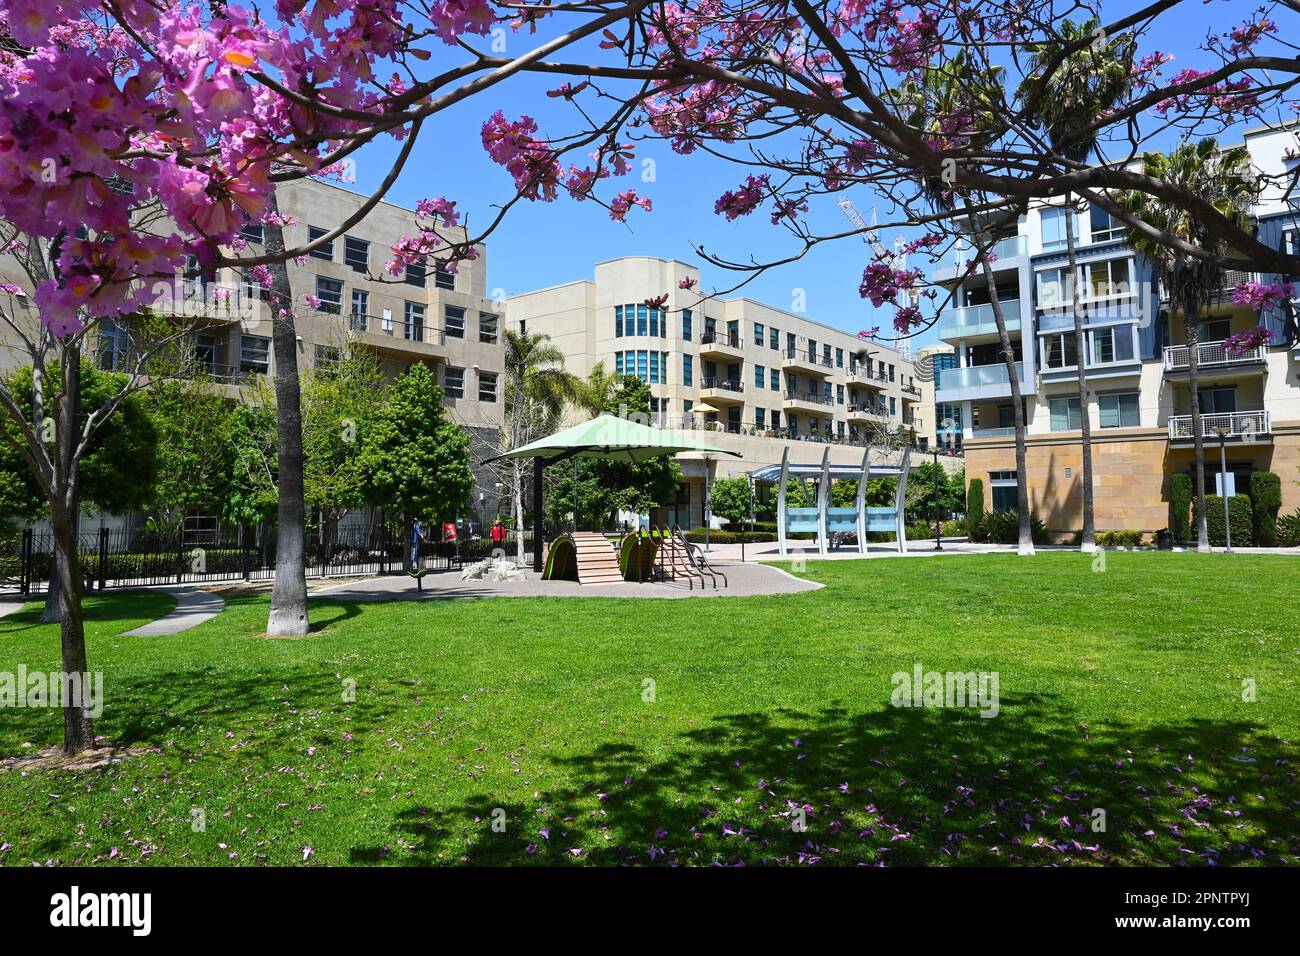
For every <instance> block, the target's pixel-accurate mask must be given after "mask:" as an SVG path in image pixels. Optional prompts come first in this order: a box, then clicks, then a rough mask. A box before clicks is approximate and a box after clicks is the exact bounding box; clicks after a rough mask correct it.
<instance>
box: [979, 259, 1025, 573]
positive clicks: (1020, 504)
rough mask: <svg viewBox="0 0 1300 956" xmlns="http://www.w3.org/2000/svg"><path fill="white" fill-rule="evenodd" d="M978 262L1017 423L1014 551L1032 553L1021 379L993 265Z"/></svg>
mask: <svg viewBox="0 0 1300 956" xmlns="http://www.w3.org/2000/svg"><path fill="white" fill-rule="evenodd" d="M980 265H981V266H982V267H983V271H984V282H985V284H986V285H987V286H988V290H989V304H990V305H991V306H992V307H993V321H994V322H995V323H996V324H997V327H998V341H999V342H1000V343H1001V345H1002V358H1003V361H1005V362H1006V366H1007V378H1008V381H1010V383H1011V402H1012V405H1013V406H1014V408H1013V411H1014V413H1015V426H1016V507H1017V508H1018V509H1019V510H1020V535H1019V538H1020V542H1019V546H1018V547H1017V549H1016V553H1017V554H1023V555H1032V554H1033V553H1034V536H1033V530H1032V526H1031V525H1030V522H1029V474H1028V473H1029V468H1028V465H1027V463H1026V460H1025V403H1024V401H1023V400H1022V399H1021V397H1020V378H1019V377H1018V375H1017V373H1016V352H1015V349H1014V348H1012V346H1011V336H1010V334H1009V333H1008V332H1007V322H1006V319H1005V318H1004V317H1003V315H1002V300H1001V299H999V298H998V287H997V282H996V281H994V278H993V267H992V266H991V265H989V261H988V258H987V257H986V256H984V255H981V256H980Z"/></svg>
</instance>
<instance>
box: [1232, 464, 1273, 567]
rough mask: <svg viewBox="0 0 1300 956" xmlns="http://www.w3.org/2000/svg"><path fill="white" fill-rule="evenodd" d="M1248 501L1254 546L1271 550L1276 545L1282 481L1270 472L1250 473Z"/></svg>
mask: <svg viewBox="0 0 1300 956" xmlns="http://www.w3.org/2000/svg"><path fill="white" fill-rule="evenodd" d="M1250 501H1251V505H1252V507H1253V511H1254V528H1255V544H1257V545H1258V546H1259V547H1261V548H1271V547H1273V546H1274V545H1276V544H1277V513H1278V511H1279V510H1281V508H1282V479H1281V478H1279V477H1278V476H1277V475H1275V474H1273V472H1271V471H1255V472H1251V475H1250ZM1234 535H1235V531H1234Z"/></svg>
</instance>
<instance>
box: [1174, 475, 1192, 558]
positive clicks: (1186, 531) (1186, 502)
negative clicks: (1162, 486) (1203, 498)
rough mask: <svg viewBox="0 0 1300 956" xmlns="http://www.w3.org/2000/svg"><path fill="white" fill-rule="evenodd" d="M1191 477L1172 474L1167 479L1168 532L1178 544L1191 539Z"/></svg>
mask: <svg viewBox="0 0 1300 956" xmlns="http://www.w3.org/2000/svg"><path fill="white" fill-rule="evenodd" d="M1191 513H1192V479H1191V476H1190V475H1174V476H1173V477H1172V478H1170V479H1169V533H1170V534H1171V535H1173V538H1174V541H1176V542H1177V543H1178V544H1185V543H1186V542H1187V541H1189V540H1190V539H1191V536H1192V526H1191V517H1190V515H1191Z"/></svg>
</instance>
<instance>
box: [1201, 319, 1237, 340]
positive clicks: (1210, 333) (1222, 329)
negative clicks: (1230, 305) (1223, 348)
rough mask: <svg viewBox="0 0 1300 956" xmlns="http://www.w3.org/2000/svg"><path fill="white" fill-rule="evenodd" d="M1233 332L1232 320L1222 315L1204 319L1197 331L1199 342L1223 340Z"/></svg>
mask: <svg viewBox="0 0 1300 956" xmlns="http://www.w3.org/2000/svg"><path fill="white" fill-rule="evenodd" d="M1231 334H1232V320H1231V319H1228V318H1225V317H1222V316H1219V317H1216V318H1213V319H1204V320H1202V322H1201V323H1200V326H1199V327H1198V328H1197V331H1196V336H1197V341H1199V342H1222V341H1223V340H1224V339H1226V338H1227V337H1228V336H1229V335H1231Z"/></svg>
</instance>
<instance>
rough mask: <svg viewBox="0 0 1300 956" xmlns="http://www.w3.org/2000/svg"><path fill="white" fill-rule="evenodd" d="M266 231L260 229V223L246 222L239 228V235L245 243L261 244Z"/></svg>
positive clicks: (264, 238)
mask: <svg viewBox="0 0 1300 956" xmlns="http://www.w3.org/2000/svg"><path fill="white" fill-rule="evenodd" d="M265 233H266V230H265V229H263V228H262V224H261V223H260V222H252V221H246V222H245V223H244V224H243V225H242V226H240V227H239V234H240V235H241V236H242V237H243V238H244V240H245V241H246V242H258V243H262V242H265V241H266V235H265Z"/></svg>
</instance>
